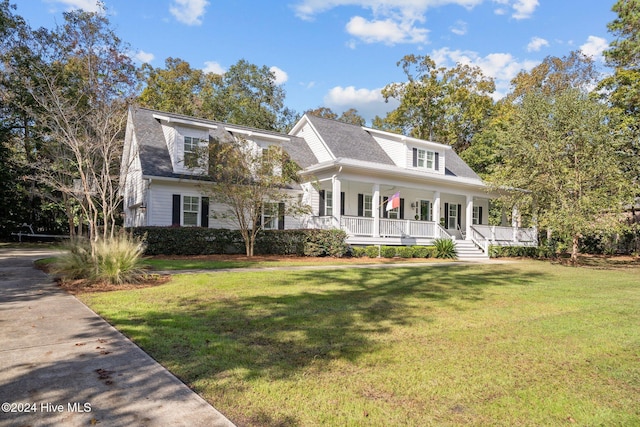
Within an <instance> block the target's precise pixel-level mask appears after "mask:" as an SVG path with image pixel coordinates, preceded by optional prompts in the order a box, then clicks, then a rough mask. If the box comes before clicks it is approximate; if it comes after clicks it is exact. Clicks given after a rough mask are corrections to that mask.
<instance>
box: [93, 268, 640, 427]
mask: <svg viewBox="0 0 640 427" xmlns="http://www.w3.org/2000/svg"><path fill="white" fill-rule="evenodd" d="M81 298H82V299H83V300H84V301H85V302H86V303H87V304H88V305H89V306H90V307H91V308H93V309H94V310H96V311H97V312H98V313H100V314H101V315H103V316H104V317H105V318H107V319H108V320H109V321H110V322H111V323H113V324H114V325H115V326H116V327H117V328H118V329H119V330H121V331H123V332H124V333H125V334H126V335H128V336H129V337H131V338H132V339H133V340H134V341H135V342H136V343H138V344H139V345H140V346H141V347H142V348H143V349H145V350H146V351H147V352H148V353H149V354H151V355H152V356H153V357H154V358H155V359H157V360H158V361H160V362H161V363H162V364H163V365H164V366H166V367H167V368H168V369H169V370H171V371H172V372H174V373H175V374H176V375H177V376H179V377H180V378H181V379H183V380H184V381H185V382H186V383H188V384H189V385H190V386H192V387H193V389H194V390H196V391H197V392H198V393H199V394H200V395H202V396H203V397H204V398H205V399H207V400H208V401H209V402H211V403H212V404H213V406H214V407H216V408H217V409H218V410H220V411H221V412H223V413H224V414H225V415H227V416H228V417H229V419H231V420H232V421H234V422H236V423H237V424H239V425H256V426H326V425H340V426H362V425H367V426H392V425H393V426H396V425H397V426H400V425H402V426H426V425H438V426H440V425H476V426H486V425H504V426H513V425H523V426H528V425H531V426H540V425H563V424H568V425H569V424H573V425H589V426H595V425H607V426H612V425H616V426H633V425H640V404H639V402H640V327H639V326H640V269H637V268H633V269H627V270H616V271H609V270H595V269H587V268H572V267H563V266H559V265H552V264H550V263H546V262H535V261H529V262H517V263H509V264H493V265H463V266H459V265H446V264H441V265H428V266H416V267H412V268H393V269H351V270H326V271H290V272H279V271H269V272H259V273H238V272H231V273H212V274H198V275H177V276H175V277H174V279H173V280H172V281H171V282H170V283H168V284H165V285H161V286H157V287H153V288H145V289H139V290H133V291H118V292H110V293H100V294H85V295H82V296H81Z"/></svg>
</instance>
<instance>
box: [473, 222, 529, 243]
mask: <svg viewBox="0 0 640 427" xmlns="http://www.w3.org/2000/svg"><path fill="white" fill-rule="evenodd" d="M471 230H472V231H473V232H474V235H473V236H474V238H476V239H477V240H478V241H481V240H486V241H487V242H488V243H489V244H492V245H499V246H537V245H538V232H537V230H536V229H535V228H520V227H499V226H496V225H474V226H473V227H471Z"/></svg>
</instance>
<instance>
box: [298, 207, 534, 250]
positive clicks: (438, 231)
mask: <svg viewBox="0 0 640 427" xmlns="http://www.w3.org/2000/svg"><path fill="white" fill-rule="evenodd" d="M309 226H310V227H311V228H322V229H331V228H337V229H341V230H344V231H345V232H346V233H347V243H349V244H351V245H402V246H410V245H431V244H433V241H434V240H435V239H438V238H450V239H453V240H457V239H461V240H467V241H471V242H473V243H474V244H475V245H476V246H477V247H478V248H480V249H481V250H482V251H483V252H485V253H487V252H488V248H489V246H490V245H496V246H537V244H538V235H537V230H536V229H535V228H523V227H518V226H512V227H505V226H494V225H471V226H470V227H469V228H470V233H469V234H467V233H465V232H462V231H461V230H455V231H453V230H447V229H445V228H444V227H442V226H441V225H440V224H437V223H435V222H433V221H416V220H409V219H389V218H369V217H359V216H349V215H342V216H340V217H339V218H336V217H334V216H314V217H312V218H311V223H310V224H309Z"/></svg>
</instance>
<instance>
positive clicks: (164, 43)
mask: <svg viewBox="0 0 640 427" xmlns="http://www.w3.org/2000/svg"><path fill="white" fill-rule="evenodd" d="M10 2H11V3H17V11H16V12H17V14H19V15H21V16H23V17H24V18H25V19H26V20H27V21H28V22H29V24H30V25H31V26H32V27H41V26H43V27H47V28H52V27H53V26H55V24H56V23H57V24H61V23H62V22H63V19H62V12H63V11H66V10H70V9H74V8H84V9H85V10H96V2H95V0H10ZM614 2H615V0H269V1H267V0H253V1H251V0H104V4H105V6H106V9H107V14H108V17H109V20H110V21H111V23H112V26H113V28H114V29H115V31H116V34H117V35H118V36H119V37H120V38H121V39H122V40H123V41H125V42H126V43H128V44H129V45H130V47H131V56H132V57H133V58H134V59H135V60H136V61H137V62H138V63H139V64H141V63H143V62H148V63H150V64H151V65H153V66H154V67H164V61H165V59H166V58H168V57H174V58H181V59H183V60H185V61H187V62H189V63H190V64H191V66H192V67H194V68H202V69H204V70H208V71H215V72H218V73H220V72H224V70H226V69H227V68H228V67H229V66H231V65H233V64H235V63H236V62H237V61H238V60H240V59H246V60H247V61H249V62H251V63H254V64H257V65H259V66H262V65H266V66H268V67H270V68H271V67H272V70H273V71H274V73H275V74H276V76H277V79H278V81H279V83H280V84H282V85H283V87H284V89H285V91H286V93H287V97H286V101H285V103H286V105H287V106H288V107H290V108H293V109H294V110H296V111H298V112H303V111H304V110H307V109H311V108H316V107H319V106H326V107H330V108H332V109H333V110H334V111H336V112H338V113H340V112H342V111H344V110H346V109H349V108H356V109H357V110H358V111H359V112H360V114H361V115H363V116H364V117H365V118H366V119H367V120H371V119H372V118H373V117H374V116H375V115H380V116H384V114H385V113H386V112H387V111H389V110H390V109H392V108H393V106H394V105H393V103H388V104H387V103H385V102H384V100H383V99H382V97H381V95H380V89H381V88H383V87H384V86H385V85H387V84H389V83H392V82H398V81H404V74H403V73H402V70H401V69H400V68H399V67H398V66H397V65H396V63H397V62H398V61H399V60H400V59H401V58H402V57H403V56H404V55H406V54H415V55H429V56H430V57H431V58H433V59H434V60H436V62H437V63H438V64H439V65H443V66H447V67H451V66H454V65H455V63H456V62H463V63H468V64H472V65H477V66H480V67H481V68H482V70H483V71H484V73H485V74H487V75H489V76H492V77H494V78H495V79H496V83H497V92H496V94H495V97H496V98H499V97H501V96H503V95H504V94H506V93H507V92H508V91H509V81H510V80H511V79H512V78H513V77H514V76H515V75H516V74H517V73H518V72H519V71H520V70H523V69H524V70H529V69H531V68H532V67H534V66H535V65H537V64H539V63H540V62H541V61H542V60H543V59H544V58H545V57H546V56H549V55H553V56H565V55H568V54H569V53H570V52H571V51H572V50H582V51H583V52H585V53H586V54H588V55H591V56H593V57H594V58H595V59H596V60H597V61H598V62H599V63H600V64H602V65H603V63H602V51H603V50H604V49H606V47H607V45H608V43H609V42H610V41H611V40H612V36H611V34H609V33H608V32H607V28H606V25H607V23H609V22H610V21H612V20H613V19H614V18H615V14H614V13H613V12H611V7H612V6H613V4H614ZM602 71H603V72H607V70H606V69H605V68H604V65H603V69H602Z"/></svg>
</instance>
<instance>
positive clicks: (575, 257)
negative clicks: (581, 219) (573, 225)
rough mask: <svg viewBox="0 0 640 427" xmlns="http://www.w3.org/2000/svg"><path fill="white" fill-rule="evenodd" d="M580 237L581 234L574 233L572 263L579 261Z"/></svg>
mask: <svg viewBox="0 0 640 427" xmlns="http://www.w3.org/2000/svg"><path fill="white" fill-rule="evenodd" d="M579 238H580V235H579V234H574V235H573V239H572V240H571V243H572V245H571V263H572V264H576V263H577V262H578V239H579Z"/></svg>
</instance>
